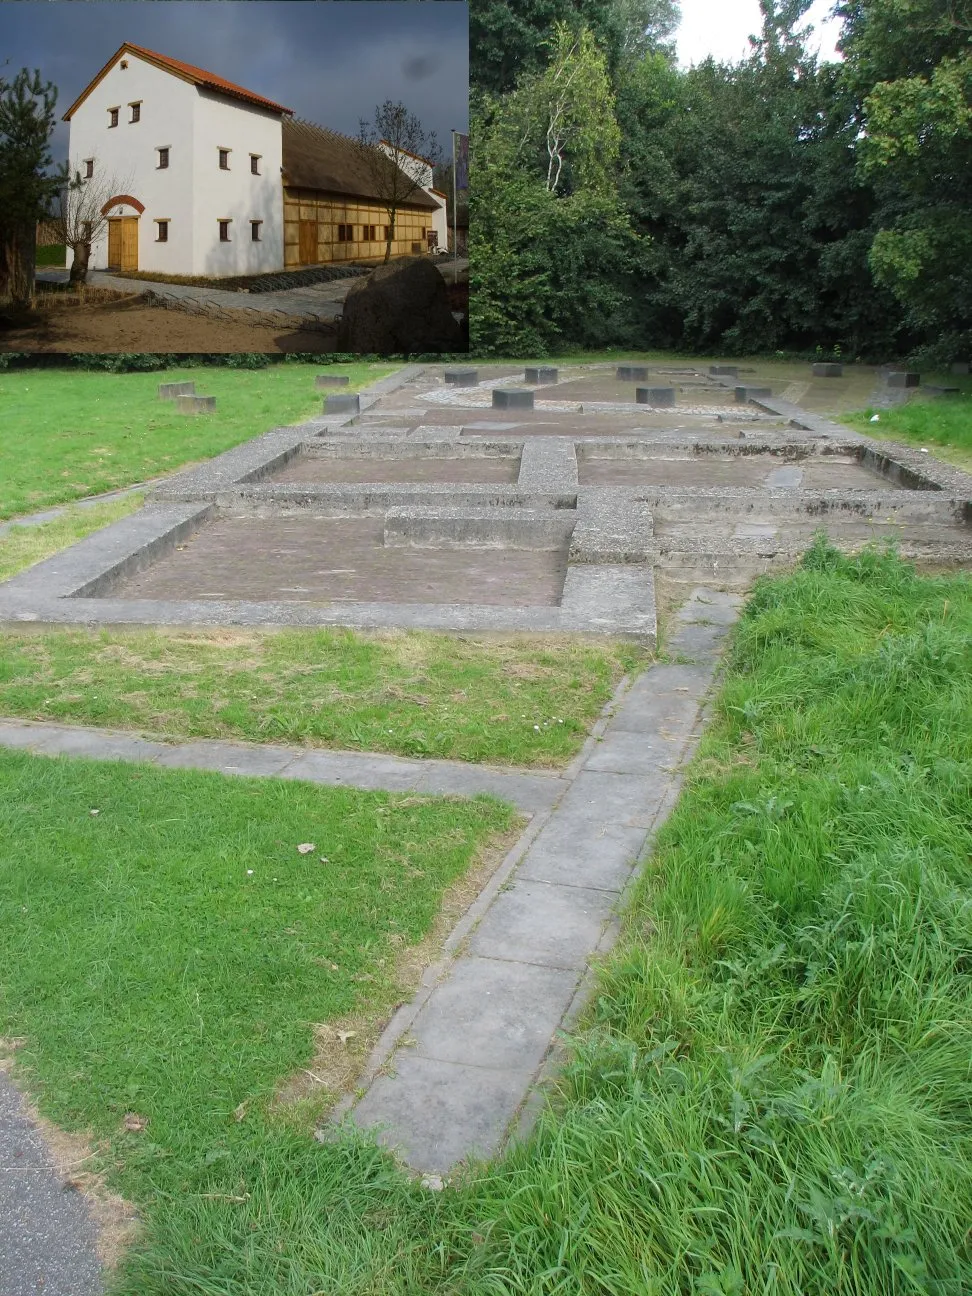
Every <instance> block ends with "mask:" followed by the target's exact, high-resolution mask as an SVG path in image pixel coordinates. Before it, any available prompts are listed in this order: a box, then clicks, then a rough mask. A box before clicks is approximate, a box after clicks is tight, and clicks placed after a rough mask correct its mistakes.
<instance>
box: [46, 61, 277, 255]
mask: <svg viewBox="0 0 972 1296" xmlns="http://www.w3.org/2000/svg"><path fill="white" fill-rule="evenodd" d="M122 58H123V59H124V61H126V62H127V63H128V67H127V68H126V69H124V70H123V69H122V68H121V66H120V65H121V62H122V59H119V60H118V62H117V63H116V64H115V66H114V67H113V68H112V69H111V70H110V71H109V72H108V74H107V75H106V76H105V77H104V78H103V80H102V81H101V82H100V83H99V84H98V85H97V86H96V87H95V88H94V90H93V91H92V92H91V94H90V95H89V96H88V97H87V99H85V101H84V103H82V104H81V106H80V107H79V108H78V109H77V111H76V112H75V113H74V115H73V117H72V118H71V124H70V143H69V148H68V157H69V161H70V166H71V174H72V176H73V175H74V173H75V171H81V173H82V175H83V174H84V165H83V162H84V159H85V158H89V157H93V158H94V159H95V176H96V177H97V176H98V175H99V174H101V175H105V174H107V175H109V176H114V177H115V178H116V179H117V181H118V188H117V190H116V192H123V193H128V194H131V195H132V197H134V198H137V199H138V201H139V202H141V203H143V204H144V206H145V211H144V212H143V213H142V214H141V216H140V217H139V222H138V266H139V269H140V270H148V271H163V272H168V273H170V274H183V275H190V274H196V275H204V274H205V275H232V274H248V273H253V272H257V271H264V270H278V269H280V268H281V267H282V266H283V186H282V183H281V178H280V168H281V164H282V151H283V144H282V135H281V129H280V119H279V117H277V116H276V115H275V114H273V113H270V112H267V111H265V110H263V109H260V108H257V107H255V106H251V105H248V104H246V103H243V102H242V101H240V100H235V99H228V98H227V99H224V98H222V97H220V96H217V95H213V94H210V93H209V92H207V91H204V90H201V89H199V88H198V87H196V86H194V85H192V84H190V83H189V82H188V81H183V80H181V78H179V77H177V76H174V75H172V74H171V73H169V72H163V71H162V70H161V69H159V68H156V67H155V66H154V65H153V64H151V63H148V62H147V61H146V60H144V59H141V58H139V57H138V56H137V55H135V54H131V53H126V54H124V55H123V56H122ZM134 100H141V101H142V110H141V120H140V121H138V122H135V123H130V122H129V120H128V118H129V116H130V111H129V104H130V103H131V102H132V101H134ZM113 107H118V108H119V114H118V125H117V126H115V127H109V125H108V120H109V118H108V109H109V108H113ZM165 147H168V149H169V165H168V167H167V168H166V169H164V170H159V169H158V160H159V155H158V152H157V150H158V149H159V148H165ZM219 148H229V149H231V150H232V152H231V154H230V170H229V171H220V170H219V155H218V151H217V150H218V149H219ZM251 153H260V154H262V157H261V160H260V170H261V174H260V175H259V176H255V175H252V174H251V173H250V154H251ZM112 215H118V216H135V215H138V212H137V210H136V209H135V208H133V207H129V206H119V207H116V208H114V209H113V210H112ZM223 217H229V218H231V219H232V221H233V224H232V226H231V241H230V242H229V243H220V241H219V226H218V224H217V221H218V220H219V219H220V218H223ZM165 219H167V220H168V221H169V237H168V241H167V242H166V243H159V242H157V232H158V227H157V225H156V224H155V222H156V220H165ZM251 220H262V221H263V229H262V239H261V241H260V242H259V243H253V242H251V239H250V224H249V222H250V221H251ZM71 260H72V257H71V252H70V251H68V265H70V264H71ZM89 265H90V267H91V269H93V270H104V269H106V268H107V265H108V232H107V229H106V230H105V231H103V233H102V235H101V236H100V238H98V239H97V240H96V241H95V242H94V243H93V245H92V249H91V259H90V262H89Z"/></svg>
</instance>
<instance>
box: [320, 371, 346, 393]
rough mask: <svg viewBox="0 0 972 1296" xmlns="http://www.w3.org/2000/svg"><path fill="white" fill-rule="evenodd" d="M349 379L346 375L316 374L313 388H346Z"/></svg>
mask: <svg viewBox="0 0 972 1296" xmlns="http://www.w3.org/2000/svg"><path fill="white" fill-rule="evenodd" d="M350 381H351V379H350V378H349V377H348V375H347V374H317V375H316V376H315V378H314V386H315V387H317V388H319V389H320V388H322V387H347V385H348V383H349V382H350Z"/></svg>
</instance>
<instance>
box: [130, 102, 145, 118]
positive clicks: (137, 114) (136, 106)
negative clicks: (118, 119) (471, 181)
mask: <svg viewBox="0 0 972 1296" xmlns="http://www.w3.org/2000/svg"><path fill="white" fill-rule="evenodd" d="M128 106H129V108H131V110H132V115H131V117H129V119H128V120H129V122H137V121H141V120H142V105H141V103H133V104H129V105H128Z"/></svg>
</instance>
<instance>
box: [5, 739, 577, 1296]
mask: <svg viewBox="0 0 972 1296" xmlns="http://www.w3.org/2000/svg"><path fill="white" fill-rule="evenodd" d="M0 747H19V748H22V749H24V750H26V751H29V752H31V753H33V754H34V755H36V756H82V757H88V758H89V759H91V760H132V761H148V762H149V763H150V764H153V765H159V766H162V767H164V768H167V769H199V770H214V771H216V772H217V773H219V774H230V775H234V774H235V775H247V776H249V777H252V778H288V779H301V780H303V781H304V782H307V783H319V784H322V785H325V786H328V787H355V788H363V789H365V790H367V791H375V790H384V791H387V792H420V793H424V794H427V795H430V796H431V795H439V796H469V797H472V796H478V795H479V794H480V793H484V792H485V793H489V794H490V795H491V796H496V797H499V798H500V799H501V800H503V801H508V802H509V803H510V804H511V805H514V806H516V807H517V809H519V810H522V811H523V812H524V813H525V814H530V815H533V814H537V813H539V812H541V811H544V810H549V809H550V808H551V806H553V805H554V804H555V803H556V801H557V800H558V799H559V797H561V796H562V795H563V793H564V791H565V789H566V788H567V786H568V781H569V777H570V775H569V772H564V773H560V772H550V773H547V772H545V771H542V770H517V769H505V768H502V767H499V766H491V765H470V764H468V763H466V762H465V761H439V760H408V759H405V758H404V757H401V756H373V755H370V754H368V753H366V752H344V751H320V750H314V749H313V748H307V747H278V746H271V745H258V744H256V743H235V742H220V741H217V740H210V739H201V740H199V741H198V742H186V743H166V742H158V741H153V740H152V739H149V738H140V737H138V736H137V735H135V734H131V733H123V732H117V731H114V730H110V729H88V728H85V727H83V726H81V725H63V724H38V723H35V722H34V721H31V720H0ZM0 1296H2V1293H0Z"/></svg>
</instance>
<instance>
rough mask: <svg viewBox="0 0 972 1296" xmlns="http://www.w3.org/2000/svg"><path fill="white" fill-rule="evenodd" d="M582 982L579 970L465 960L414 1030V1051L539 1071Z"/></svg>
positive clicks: (439, 989)
mask: <svg viewBox="0 0 972 1296" xmlns="http://www.w3.org/2000/svg"><path fill="white" fill-rule="evenodd" d="M577 979H578V977H577V972H576V971H574V970H564V969H562V968H551V967H538V966H537V965H536V964H535V963H512V962H507V961H505V960H501V959H489V958H477V957H475V956H471V957H467V958H461V959H459V961H458V962H457V963H456V964H455V965H454V967H453V968H452V971H451V973H450V975H449V978H448V980H446V981H444V982H443V983H442V984H441V985H438V986H436V988H435V989H434V990H433V992H432V994H431V996H430V997H429V999H428V1001H427V1003H426V1005H425V1007H424V1008H423V1009H422V1011H421V1012H420V1014H419V1016H418V1017H417V1019H416V1020H415V1022H414V1024H413V1025H412V1028H411V1030H410V1031H409V1035H410V1037H411V1038H412V1039H414V1041H415V1043H414V1045H410V1048H414V1050H415V1052H416V1054H418V1055H419V1056H421V1057H426V1058H435V1059H436V1060H437V1061H440V1062H454V1063H459V1064H465V1065H467V1066H475V1067H489V1068H491V1069H501V1070H516V1071H523V1070H527V1071H535V1070H536V1069H537V1068H538V1067H539V1066H540V1063H541V1062H542V1061H543V1059H544V1056H545V1054H546V1053H547V1050H548V1049H549V1048H550V1042H551V1040H552V1039H553V1036H554V1032H555V1031H556V1029H557V1027H558V1026H559V1025H560V1021H561V1018H562V1017H563V1015H564V1013H565V1012H566V1011H567V1008H568V1005H569V1004H570V1001H571V999H572V998H573V995H574V991H575V989H576V988H577Z"/></svg>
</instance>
